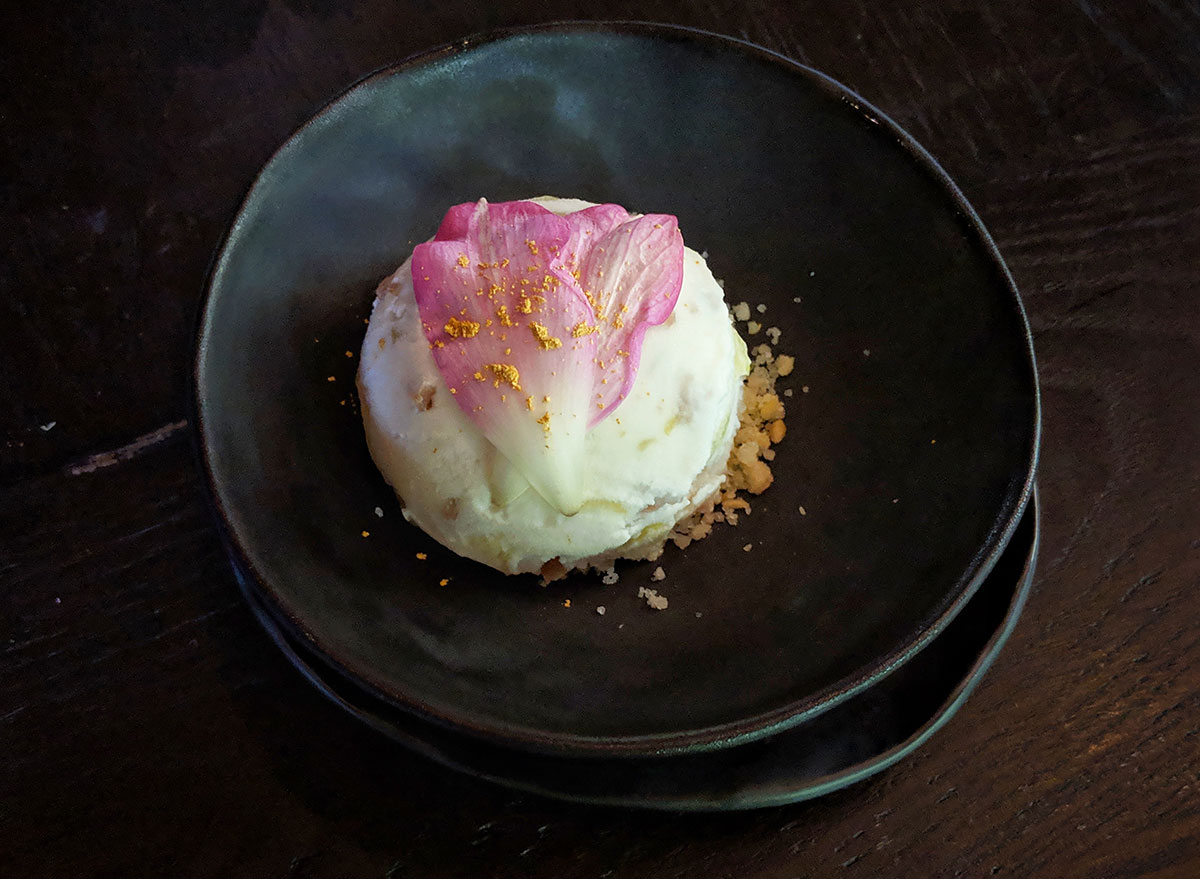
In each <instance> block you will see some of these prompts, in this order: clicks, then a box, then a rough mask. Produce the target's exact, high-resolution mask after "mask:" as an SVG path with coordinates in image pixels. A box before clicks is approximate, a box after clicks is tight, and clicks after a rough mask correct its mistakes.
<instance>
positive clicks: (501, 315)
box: [496, 305, 514, 327]
mask: <svg viewBox="0 0 1200 879" xmlns="http://www.w3.org/2000/svg"><path fill="white" fill-rule="evenodd" d="M496 317H497V318H498V319H499V320H500V326H502V327H511V326H514V324H513V322H512V318H511V317H509V316H508V306H507V305H501V306H499V307H498V308H497V309H496Z"/></svg>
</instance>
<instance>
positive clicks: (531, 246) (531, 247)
mask: <svg viewBox="0 0 1200 879" xmlns="http://www.w3.org/2000/svg"><path fill="white" fill-rule="evenodd" d="M525 246H526V247H528V248H529V252H530V253H532V254H533V255H534V256H537V252H538V248H537V242H536V241H534V240H533V239H532V238H526V239H525Z"/></svg>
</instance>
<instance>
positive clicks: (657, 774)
mask: <svg viewBox="0 0 1200 879" xmlns="http://www.w3.org/2000/svg"><path fill="white" fill-rule="evenodd" d="M1039 539H1040V538H1039V523H1038V510H1037V499H1036V495H1035V498H1034V501H1033V503H1031V504H1030V505H1029V506H1028V507H1027V508H1026V510H1025V513H1024V514H1023V515H1022V517H1021V521H1020V524H1019V525H1018V526H1017V530H1016V531H1015V532H1014V534H1013V537H1012V540H1011V541H1009V544H1008V546H1007V547H1005V550H1004V552H1003V553H1002V554H1001V556H1000V558H999V560H998V561H997V562H996V566H995V567H994V568H992V570H991V572H990V573H989V574H988V575H987V577H986V578H984V581H983V583H982V584H980V586H979V589H977V590H976V592H975V594H974V595H973V596H971V600H970V601H968V602H967V605H966V607H964V608H963V610H962V612H961V613H959V614H958V615H957V616H956V617H955V618H954V619H953V620H952V621H951V622H950V624H949V625H948V626H946V628H945V629H944V630H943V631H942V632H940V633H939V634H938V636H937V637H936V638H934V639H933V640H932V641H931V642H930V643H929V644H928V645H927V646H926V647H925V649H923V650H922V651H921V652H920V653H918V654H917V655H916V656H914V657H913V659H912V661H911V662H906V663H905V664H904V665H902V666H901V667H900V668H898V669H896V671H895V672H894V673H893V674H890V675H888V676H887V677H885V678H883V679H882V680H880V681H878V682H877V683H876V684H875V685H874V686H871V687H868V688H867V689H866V690H864V691H862V692H860V693H858V694H856V695H854V696H853V697H851V698H849V699H846V700H844V701H843V702H840V703H838V704H837V705H835V706H833V707H832V708H831V709H830V710H828V711H825V712H823V713H821V714H819V715H817V716H816V717H813V718H810V719H809V720H807V721H804V722H802V723H799V724H797V725H795V726H793V727H791V728H789V729H786V730H784V731H782V732H780V733H777V734H775V735H773V736H767V737H765V738H762V739H758V740H756V741H752V742H748V743H746V744H742V745H734V746H732V747H728V748H722V749H720V750H716V751H702V752H698V753H684V754H678V755H672V756H665V757H652V758H640V759H636V760H621V759H615V760H614V759H612V758H606V757H583V758H579V757H562V756H554V755H548V754H532V753H528V752H523V751H517V750H514V749H512V748H506V747H504V746H502V745H496V744H492V743H490V742H484V741H480V740H479V739H478V738H474V737H471V736H467V735H463V734H462V733H457V732H454V731H452V730H447V729H444V728H442V727H435V726H433V725H432V724H429V723H426V722H423V721H421V720H420V719H418V718H416V717H413V716H412V715H411V714H409V713H407V712H403V711H400V710H398V709H396V708H395V707H394V706H392V705H390V704H388V703H387V702H385V701H383V700H380V699H377V698H373V697H372V696H371V695H370V694H368V693H364V692H363V691H362V690H361V688H359V687H358V686H356V685H355V684H354V683H353V682H351V681H347V680H346V679H345V678H344V677H343V676H342V675H341V674H339V673H338V672H337V670H335V669H332V668H329V667H328V666H327V665H326V663H325V662H324V660H323V658H322V657H320V656H318V655H314V654H313V653H312V652H311V651H309V650H308V649H306V647H305V645H304V643H303V642H302V641H300V640H299V639H296V638H294V637H291V636H289V635H288V633H287V632H286V631H284V630H283V629H282V628H281V627H280V625H279V623H278V622H277V621H276V619H275V618H274V616H272V615H271V614H270V613H268V612H267V611H266V610H265V609H264V608H263V607H262V604H261V601H260V600H259V599H258V598H257V597H256V595H255V594H254V593H253V592H250V593H249V594H248V598H249V600H250V606H251V607H252V608H253V609H254V611H255V613H256V614H257V615H258V618H259V620H260V621H261V622H262V624H263V627H264V628H265V629H266V630H267V632H268V633H269V634H270V635H271V637H272V639H274V641H275V643H276V644H278V645H279V648H280V649H281V650H282V651H283V652H284V654H285V655H286V656H287V657H288V659H290V660H291V662H292V663H293V665H295V667H296V668H297V669H298V670H299V671H300V673H301V674H303V675H304V676H305V677H306V678H308V680H309V681H310V682H311V683H312V684H313V685H314V686H316V687H317V689H319V690H320V691H321V692H322V693H323V694H324V695H325V696H326V697H328V698H329V699H331V700H332V701H333V702H334V703H335V704H336V705H338V706H339V707H341V708H342V709H343V710H344V711H347V712H348V713H350V714H352V715H353V716H354V717H356V718H358V719H359V720H360V721H362V722H363V723H365V724H367V725H368V726H370V727H372V728H373V729H375V730H377V731H379V732H381V733H383V734H384V735H386V736H388V737H389V738H392V739H394V740H396V741H397V742H400V743H401V744H403V745H405V746H406V747H408V748H410V749H412V750H414V751H416V752H417V753H419V754H423V755H424V756H426V757H429V758H430V759H432V760H436V761H437V762H439V763H441V764H442V765H444V766H448V767H450V768H451V769H456V770H458V771H460V772H466V773H468V774H470V775H474V776H477V777H479V778H485V779H487V780H489V781H492V782H495V783H497V784H502V785H505V786H507V787H513V788H517V789H520V790H524V791H529V792H531V793H537V794H541V795H543V796H549V797H555V798H558V799H565V800H574V801H578V802H586V803H595V804H602V805H608V806H621V807H633V808H642V809H670V810H675V811H678V810H682V811H691V812H714V811H728V810H734V809H759V808H764V807H767V806H778V805H782V804H784V803H795V802H799V801H801V800H809V799H813V798H814V797H819V796H823V795H825V794H828V793H831V792H833V791H836V790H840V789H842V788H844V787H848V786H849V785H851V784H855V783H856V782H859V781H862V780H864V779H866V778H869V777H871V776H872V775H875V774H876V773H879V772H882V771H883V770H885V769H887V768H888V767H889V766H892V765H893V764H895V763H897V762H898V761H900V760H902V759H904V758H905V757H907V756H908V755H909V754H911V753H912V752H913V751H915V750H916V749H917V748H919V747H921V746H922V745H923V744H924V743H925V742H926V741H928V740H929V738H930V737H931V736H932V735H933V734H934V733H936V732H937V731H938V730H939V729H941V728H942V727H943V726H944V725H945V723H946V721H948V720H949V719H950V718H951V717H953V716H954V714H955V712H956V711H958V709H959V708H961V707H962V705H963V703H964V702H965V701H966V700H967V697H968V696H970V694H971V692H972V691H973V690H974V689H975V687H976V686H977V685H978V684H979V682H980V681H981V680H982V679H983V676H984V674H986V673H987V670H988V668H990V667H991V664H992V661H993V660H994V659H995V658H996V656H997V655H999V653H1000V650H1001V648H1003V646H1004V643H1005V641H1007V640H1008V636H1009V634H1010V633H1011V632H1012V630H1013V628H1014V627H1015V626H1016V623H1017V620H1018V618H1019V617H1020V615H1021V610H1022V608H1023V607H1024V606H1025V600H1026V598H1027V597H1028V596H1029V590H1030V588H1031V586H1032V584H1033V574H1034V570H1035V569H1036V566H1037V556H1038V544H1039Z"/></svg>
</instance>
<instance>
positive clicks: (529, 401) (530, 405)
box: [525, 397, 533, 412]
mask: <svg viewBox="0 0 1200 879" xmlns="http://www.w3.org/2000/svg"><path fill="white" fill-rule="evenodd" d="M525 408H526V409H528V410H529V411H530V412H532V411H533V397H526V398H525Z"/></svg>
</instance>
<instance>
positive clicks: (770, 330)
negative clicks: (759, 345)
mask: <svg viewBox="0 0 1200 879" xmlns="http://www.w3.org/2000/svg"><path fill="white" fill-rule="evenodd" d="M782 335H783V330H781V329H779V327H767V338H768V339H770V340H771V344H772V345H778V344H779V337H780V336H782Z"/></svg>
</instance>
